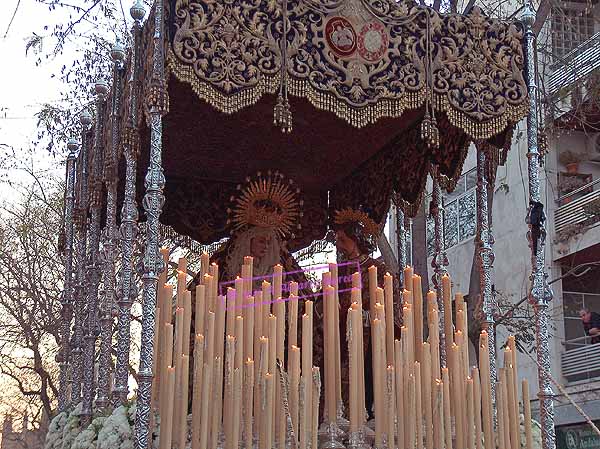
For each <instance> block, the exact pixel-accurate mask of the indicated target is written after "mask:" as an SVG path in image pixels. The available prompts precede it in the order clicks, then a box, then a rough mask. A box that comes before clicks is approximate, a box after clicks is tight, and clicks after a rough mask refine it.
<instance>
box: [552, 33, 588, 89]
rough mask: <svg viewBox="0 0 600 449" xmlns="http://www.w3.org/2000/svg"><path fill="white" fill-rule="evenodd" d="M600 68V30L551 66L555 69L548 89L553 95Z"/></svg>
mask: <svg viewBox="0 0 600 449" xmlns="http://www.w3.org/2000/svg"><path fill="white" fill-rule="evenodd" d="M598 68H600V32H598V33H596V34H594V35H593V36H592V37H590V38H589V39H588V40H587V41H585V42H582V43H581V44H580V45H578V46H577V47H576V48H575V49H573V50H572V51H570V52H569V53H567V54H566V55H565V56H564V58H562V60H561V61H559V62H558V63H556V64H554V65H553V66H552V67H551V69H552V70H553V71H552V74H551V75H550V79H549V80H548V85H547V88H548V91H549V92H550V94H551V95H555V94H556V93H558V92H559V91H560V90H561V89H568V88H569V87H570V86H572V85H573V84H574V83H576V82H577V81H579V80H581V79H583V78H584V77H586V76H587V75H589V74H590V73H592V72H593V71H595V70H596V69H598Z"/></svg>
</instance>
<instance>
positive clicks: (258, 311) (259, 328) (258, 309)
mask: <svg viewBox="0 0 600 449" xmlns="http://www.w3.org/2000/svg"><path fill="white" fill-rule="evenodd" d="M262 301H263V299H262V291H255V292H254V304H255V310H254V357H255V359H256V362H257V363H256V364H255V366H254V371H255V373H254V381H255V382H256V383H258V382H260V381H261V380H262V377H259V375H258V370H259V368H260V337H263V336H264V335H265V334H264V333H263V322H262V320H263V313H262ZM255 396H256V394H255ZM257 429H259V427H257Z"/></svg>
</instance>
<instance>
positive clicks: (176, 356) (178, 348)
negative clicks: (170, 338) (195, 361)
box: [173, 307, 185, 442]
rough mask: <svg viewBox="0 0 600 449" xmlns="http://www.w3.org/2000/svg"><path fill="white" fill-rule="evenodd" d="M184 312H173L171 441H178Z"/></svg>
mask: <svg viewBox="0 0 600 449" xmlns="http://www.w3.org/2000/svg"><path fill="white" fill-rule="evenodd" d="M183 314H184V310H183V308H181V307H178V308H177V310H175V349H174V351H173V363H174V364H175V382H176V384H175V401H176V403H175V405H174V409H173V413H174V416H173V439H174V440H175V441H177V442H178V441H179V440H178V438H179V434H180V433H179V426H180V425H181V416H180V413H181V407H179V402H178V401H180V398H181V371H182V368H181V356H182V355H183V340H184V338H185V337H184V331H183V326H184V318H183Z"/></svg>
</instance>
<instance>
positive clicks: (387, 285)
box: [383, 273, 394, 365]
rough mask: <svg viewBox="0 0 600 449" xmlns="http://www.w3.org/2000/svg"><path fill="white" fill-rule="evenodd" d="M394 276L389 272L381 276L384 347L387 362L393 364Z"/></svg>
mask: <svg viewBox="0 0 600 449" xmlns="http://www.w3.org/2000/svg"><path fill="white" fill-rule="evenodd" d="M393 282H394V278H393V277H392V275H391V274H390V273H386V274H385V275H384V276H383V288H384V292H385V295H384V303H383V304H384V306H385V349H386V355H387V364H388V365H393V364H394V284H393Z"/></svg>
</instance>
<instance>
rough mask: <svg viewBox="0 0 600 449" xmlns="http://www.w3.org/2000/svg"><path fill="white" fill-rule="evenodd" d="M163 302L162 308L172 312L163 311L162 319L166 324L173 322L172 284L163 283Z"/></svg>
mask: <svg viewBox="0 0 600 449" xmlns="http://www.w3.org/2000/svg"><path fill="white" fill-rule="evenodd" d="M162 301H163V302H162V303H161V306H160V307H161V309H164V310H168V311H170V312H171V313H163V315H162V316H161V320H163V322H164V324H170V323H171V316H172V314H173V312H172V309H173V286H172V285H170V284H163V298H162Z"/></svg>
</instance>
